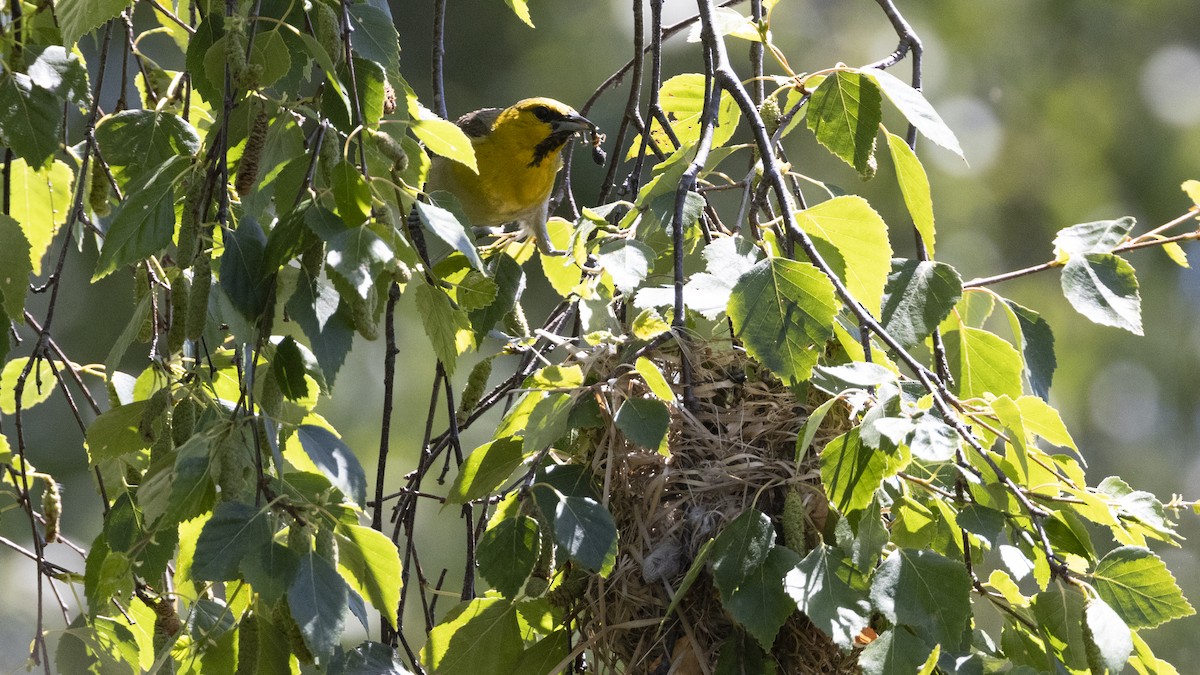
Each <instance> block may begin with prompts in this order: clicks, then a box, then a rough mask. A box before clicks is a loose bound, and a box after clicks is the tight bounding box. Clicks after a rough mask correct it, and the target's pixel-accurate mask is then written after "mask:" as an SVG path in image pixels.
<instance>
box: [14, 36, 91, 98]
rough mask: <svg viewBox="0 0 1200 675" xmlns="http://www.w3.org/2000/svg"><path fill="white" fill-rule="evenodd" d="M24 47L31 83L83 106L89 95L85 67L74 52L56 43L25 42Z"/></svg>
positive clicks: (80, 58)
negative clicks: (27, 43)
mask: <svg viewBox="0 0 1200 675" xmlns="http://www.w3.org/2000/svg"><path fill="white" fill-rule="evenodd" d="M26 48H27V50H28V51H27V52H26V55H25V58H26V59H29V77H30V79H32V80H33V83H34V84H36V85H37V86H39V87H42V88H43V89H45V90H47V91H49V92H50V93H52V94H54V95H55V96H57V97H58V98H61V99H64V100H66V101H70V102H72V103H75V104H76V105H79V106H85V105H87V102H88V100H89V99H90V96H91V91H90V90H89V88H88V72H87V66H86V65H85V64H84V63H83V58H82V57H81V56H80V55H79V54H78V53H76V52H73V51H68V50H67V49H64V48H63V47H62V46H60V45H27V47H26Z"/></svg>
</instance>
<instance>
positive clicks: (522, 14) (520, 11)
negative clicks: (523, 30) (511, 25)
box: [504, 0, 534, 28]
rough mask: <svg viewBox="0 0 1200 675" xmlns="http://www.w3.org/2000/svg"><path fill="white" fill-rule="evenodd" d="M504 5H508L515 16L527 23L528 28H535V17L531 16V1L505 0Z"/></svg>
mask: <svg viewBox="0 0 1200 675" xmlns="http://www.w3.org/2000/svg"><path fill="white" fill-rule="evenodd" d="M504 4H506V5H508V7H509V9H511V10H512V11H513V14H516V15H517V18H518V19H520V20H521V21H523V22H524V23H525V25H526V26H529V27H530V28H533V27H534V25H533V17H532V16H530V15H529V0H504Z"/></svg>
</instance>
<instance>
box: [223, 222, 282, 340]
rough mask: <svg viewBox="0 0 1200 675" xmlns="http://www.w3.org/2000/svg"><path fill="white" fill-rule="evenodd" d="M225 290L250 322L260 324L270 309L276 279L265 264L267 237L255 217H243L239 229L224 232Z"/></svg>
mask: <svg viewBox="0 0 1200 675" xmlns="http://www.w3.org/2000/svg"><path fill="white" fill-rule="evenodd" d="M223 235H224V236H223V241H224V243H225V252H224V253H222V254H221V290H223V291H225V294H226V295H227V296H228V297H229V300H230V301H231V302H232V303H233V306H234V307H235V308H236V309H237V311H238V312H239V313H241V315H242V318H243V319H245V320H246V321H251V322H257V321H258V320H259V315H260V314H262V313H263V312H264V311H266V309H267V301H268V300H269V299H270V293H271V287H272V285H273V280H274V277H273V275H272V271H270V270H268V269H267V268H266V266H265V265H264V264H263V259H264V258H265V256H266V252H267V237H266V235H265V234H263V231H262V228H261V227H259V225H258V223H257V222H255V221H254V220H253V219H251V218H243V219H242V221H241V222H240V223H238V228H237V230H235V231H233V232H230V231H229V230H225V231H224V232H223Z"/></svg>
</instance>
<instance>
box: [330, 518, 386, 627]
mask: <svg viewBox="0 0 1200 675" xmlns="http://www.w3.org/2000/svg"><path fill="white" fill-rule="evenodd" d="M336 534H337V547H338V559H339V564H340V565H341V566H342V567H343V568H345V570H346V571H347V572H349V575H350V576H349V577H348V580H349V581H350V582H351V583H352V584H353V585H354V587H355V588H354V590H355V591H357V592H359V593H361V594H362V595H365V596H366V598H367V600H369V601H370V603H371V606H372V607H374V608H375V609H376V610H377V611H378V612H379V613H380V615H382V616H383V617H385V619H384V620H385V621H387V622H388V624H389V625H394V624H395V620H394V619H393V617H394V615H395V613H396V608H397V607H399V606H400V572H401V568H400V552H399V551H397V550H396V545H395V544H394V543H392V540H391V539H389V538H388V537H387V535H385V534H383V533H382V532H379V531H378V530H374V529H371V528H369V527H364V526H362V525H341V526H339V527H338V529H337V533H336Z"/></svg>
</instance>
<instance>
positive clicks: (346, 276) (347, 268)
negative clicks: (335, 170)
mask: <svg viewBox="0 0 1200 675" xmlns="http://www.w3.org/2000/svg"><path fill="white" fill-rule="evenodd" d="M338 166H347V167H349V170H350V172H351V173H353V174H354V175H355V176H357V177H358V178H359V180H361V179H362V176H361V175H360V174H359V173H358V170H357V169H355V168H354V167H353V166H352V165H350V164H348V163H346V162H343V163H342V164H339V165H338ZM363 187H364V188H365V187H366V184H365V183H364V184H363ZM335 189H336V188H335ZM367 198H368V202H369V195H367ZM367 206H368V208H369V204H368V205H367ZM339 208H340V207H339ZM364 219H365V216H364ZM304 222H305V224H306V225H308V227H309V229H310V230H312V231H313V233H314V234H316V235H317V236H318V237H320V238H321V239H322V240H324V241H325V245H326V246H325V249H326V250H325V261H326V262H327V263H328V266H327V267H326V270H327V271H328V272H330V273H331V274H336V275H337V276H338V277H339V278H341V279H342V280H343V281H345V282H346V284H347V285H349V286H350V287H351V288H353V289H354V292H355V293H357V294H358V297H360V298H362V299H364V300H366V299H367V298H368V297H370V295H371V287H372V286H374V285H375V280H376V279H378V278H379V275H381V274H383V272H384V270H386V269H388V267H389V265H390V264H391V262H392V260H393V259H394V258H395V255H394V254H393V253H392V249H391V248H390V247H389V246H388V245H387V243H386V242H385V241H384V240H383V239H381V238H380V237H379V235H377V234H375V233H374V232H373V231H371V229H370V228H369V227H367V226H365V225H356V226H350V227H347V226H346V221H345V220H344V219H339V218H338V217H337V216H336V215H334V214H333V212H331V211H327V210H326V209H322V208H320V207H315V208H311V209H308V211H307V213H305V216H304Z"/></svg>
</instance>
